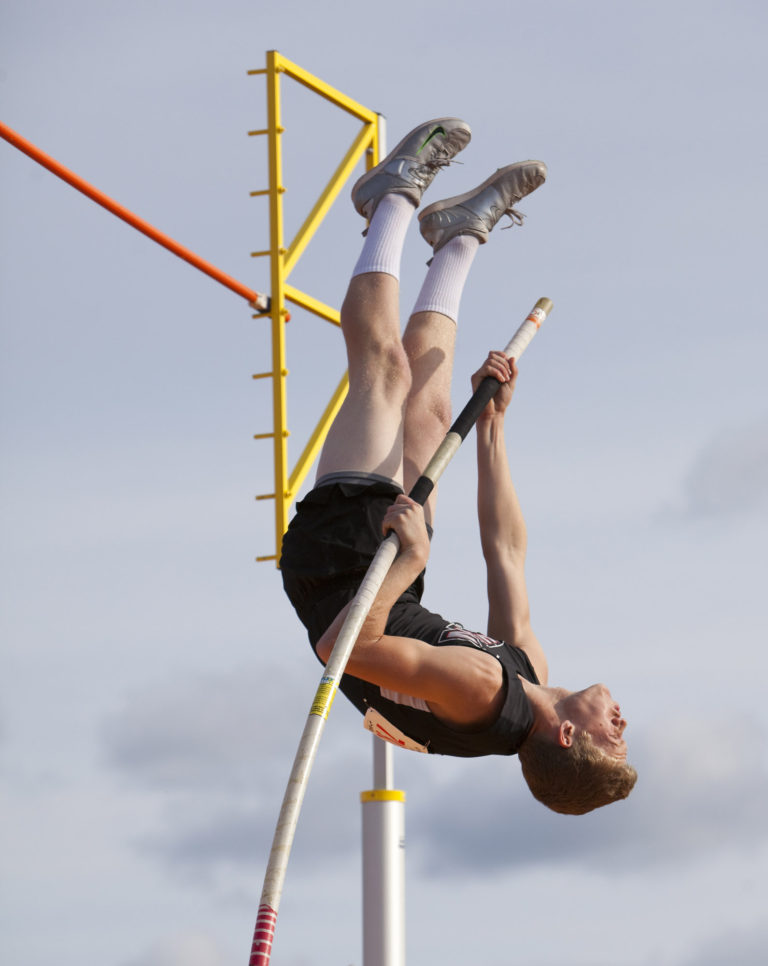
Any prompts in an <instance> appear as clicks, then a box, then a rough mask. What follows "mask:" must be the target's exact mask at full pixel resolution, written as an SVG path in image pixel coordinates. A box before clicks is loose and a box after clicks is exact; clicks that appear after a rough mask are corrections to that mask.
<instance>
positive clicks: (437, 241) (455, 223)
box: [419, 161, 547, 252]
mask: <svg viewBox="0 0 768 966" xmlns="http://www.w3.org/2000/svg"><path fill="white" fill-rule="evenodd" d="M546 177H547V166H546V165H545V164H544V162H543V161H521V162H520V163H519V164H510V165H507V167H506V168H499V170H498V171H496V172H495V174H492V175H491V176H490V178H486V180H485V181H484V182H483V183H482V184H481V185H478V186H477V188H473V190H472V191H468V192H467V193H466V194H463V195H456V197H454V198H446V199H445V201H436V202H435V203H434V204H433V205H430V206H429V207H428V208H425V209H424V211H422V212H421V214H420V215H419V230H420V231H421V234H422V235H423V237H424V238H425V239H426V240H427V242H428V243H429V244H430V245H431V246H432V249H433V251H435V252H438V251H440V249H441V248H442V247H443V245H445V244H447V243H448V242H449V241H450V240H451V239H452V238H455V237H456V235H474V237H475V238H478V239H479V240H480V244H481V245H484V244H485V243H486V241H488V232H490V231H491V229H492V228H493V227H494V226H495V225H496V223H497V222H498V221H499V219H500V218H501V216H502V215H509V217H510V218H511V219H512V224H515V225H522V223H523V217H524V216H523V214H522V213H521V212H519V211H516V210H515V209H514V208H513V207H512V206H513V205H514V204H515V203H516V202H518V201H520V199H521V198H524V197H525V196H526V195H528V194H530V193H531V192H532V191H535V190H536V189H537V188H538V187H539V185H541V184H544V181H545V179H546ZM510 227H511V226H510Z"/></svg>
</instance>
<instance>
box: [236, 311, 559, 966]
mask: <svg viewBox="0 0 768 966" xmlns="http://www.w3.org/2000/svg"><path fill="white" fill-rule="evenodd" d="M551 309H552V301H551V300H550V299H548V298H541V299H539V300H538V302H537V303H536V305H535V306H534V307H533V309H532V310H531V312H530V314H529V315H528V317H527V318H526V320H525V321H524V322H523V324H522V325H521V326H520V328H519V329H518V330H517V332H516V333H515V335H514V336H513V337H512V340H511V341H510V342H509V344H508V345H507V347H506V348H505V349H504V353H505V355H506V356H507V357H508V358H510V359H515V360H519V359H520V356H522V354H523V352H524V351H525V349H526V348H527V346H528V344H529V343H530V341H531V339H532V338H533V337H534V335H536V332H537V331H538V329H539V326H540V325H541V323H542V322H543V321H544V319H545V318H546V317H547V315H548V314H549V312H550V310H551ZM500 385H501V384H500V383H499V381H498V380H497V379H495V378H494V377H493V376H487V377H486V378H485V379H483V381H482V382H481V383H480V385H479V386H478V387H477V389H476V390H475V392H474V393H473V394H472V398H471V399H470V400H469V402H468V403H467V405H466V406H465V407H464V409H463V410H462V411H461V413H460V414H459V416H458V418H457V419H456V420H455V421H454V423H453V425H452V426H451V428H450V430H449V431H448V433H447V434H446V436H445V438H444V439H443V441H442V443H441V444H440V446H439V447H438V448H437V451H436V453H435V455H434V456H433V457H432V459H431V460H430V462H429V464H428V465H427V468H426V469H425V470H424V473H423V474H422V476H420V477H419V479H418V480H417V481H416V484H415V485H414V487H413V489H412V490H411V492H410V494H409V496H410V497H411V499H412V500H415V501H416V502H417V503H420V504H422V505H423V504H424V503H425V502H426V500H427V497H428V496H429V494H430V493H431V492H432V490H433V489H434V487H435V484H436V483H437V481H438V479H439V478H440V476H441V475H442V473H443V471H444V470H445V468H446V466H447V465H448V463H449V462H450V461H451V459H452V458H453V455H454V454H455V452H456V450H457V449H458V448H459V446H460V445H461V443H462V442H463V440H464V439H465V437H466V436H467V434H468V433H469V431H470V429H472V427H473V426H474V424H475V422H476V421H477V419H478V417H479V416H480V414H481V413H482V411H483V410H484V409H485V407H486V406H487V404H488V403H489V402H490V400H491V399H492V398H493V396H494V395H495V393H496V391H497V390H498V388H499V386H500ZM399 549H400V541H399V539H398V537H397V535H396V534H395V533H390V534H389V535H388V536H387V537H386V538H385V539H384V540H383V541H382V543H381V545H380V546H379V549H378V550H377V552H376V555H375V557H374V558H373V560H372V561H371V565H370V567H369V568H368V572H367V573H366V575H365V577H364V578H363V582H362V584H361V585H360V589H359V590H358V592H357V594H356V595H355V598H354V600H353V601H352V603H351V605H350V608H349V612H348V613H347V617H346V619H345V621H344V623H343V625H342V627H341V630H340V632H339V635H338V637H337V638H336V643H335V644H334V646H333V650H332V651H331V656H330V658H329V659H328V663H327V664H326V666H325V671H324V672H323V676H322V678H321V679H320V685H319V687H318V689H317V692H316V693H315V698H314V701H313V702H312V707H311V708H310V710H309V715H308V717H307V723H306V725H305V726H304V732H303V734H302V736H301V740H300V742H299V748H298V751H297V752H296V758H295V759H294V763H293V769H292V770H291V775H290V778H289V779H288V786H287V788H286V790H285V796H284V798H283V804H282V807H281V809H280V815H279V817H278V820H277V827H276V829H275V835H274V838H273V840H272V850H271V852H270V855H269V862H268V864H267V872H266V875H265V877H264V888H263V890H262V893H261V902H260V904H259V913H258V917H257V919H256V928H255V930H254V935H253V945H252V947H251V958H250V963H249V966H268V964H269V959H270V956H271V955H272V940H273V938H274V934H275V923H276V921H277V911H278V907H279V905H280V897H281V894H282V891H283V883H284V881H285V873H286V869H287V867H288V858H289V856H290V851H291V846H292V844H293V837H294V833H295V831H296V825H297V823H298V819H299V812H300V811H301V805H302V802H303V800H304V793H305V790H306V786H307V780H308V778H309V773H310V771H311V769H312V765H313V763H314V759H315V755H316V753H317V746H318V744H319V742H320V738H321V736H322V733H323V730H324V728H325V722H326V720H327V718H328V713H329V712H330V710H331V705H332V704H333V699H334V697H335V696H336V691H337V690H338V688H339V684H340V683H341V678H342V675H343V674H344V669H345V667H346V666H347V662H348V661H349V657H350V655H351V653H352V650H353V648H354V646H355V642H356V641H357V638H358V635H359V633H360V631H361V629H362V626H363V624H364V623H365V619H366V617H367V616H368V613H369V611H370V609H371V607H372V606H373V603H374V601H375V600H376V595H377V594H378V592H379V590H380V588H381V585H382V583H383V582H384V578H385V577H386V575H387V573H388V571H389V568H390V567H391V566H392V563H393V561H394V559H395V557H396V556H397V552H398V550H399Z"/></svg>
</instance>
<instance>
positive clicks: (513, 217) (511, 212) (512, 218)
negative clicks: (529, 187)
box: [501, 208, 525, 231]
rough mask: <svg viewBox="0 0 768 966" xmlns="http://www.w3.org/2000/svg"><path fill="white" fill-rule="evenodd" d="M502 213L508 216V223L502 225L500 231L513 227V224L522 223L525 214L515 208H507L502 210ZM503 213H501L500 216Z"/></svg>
mask: <svg viewBox="0 0 768 966" xmlns="http://www.w3.org/2000/svg"><path fill="white" fill-rule="evenodd" d="M504 215H507V216H508V218H509V224H508V225H502V226H501V230H502V231H504V230H505V229H506V228H514V227H515V225H522V223H523V222H524V221H525V215H524V214H523V213H522V211H518V210H517V208H507V209H506V210H505V211H504ZM504 215H502V218H503V217H504Z"/></svg>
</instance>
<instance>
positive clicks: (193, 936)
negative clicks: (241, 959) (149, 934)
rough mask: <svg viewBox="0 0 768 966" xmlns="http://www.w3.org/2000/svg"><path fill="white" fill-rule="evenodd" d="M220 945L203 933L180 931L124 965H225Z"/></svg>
mask: <svg viewBox="0 0 768 966" xmlns="http://www.w3.org/2000/svg"><path fill="white" fill-rule="evenodd" d="M225 963H226V959H225V957H224V954H223V953H222V951H221V949H220V948H219V946H218V945H217V944H216V943H215V942H214V941H213V940H212V939H211V938H210V937H209V936H206V935H205V934H203V933H191V932H190V933H180V934H178V935H175V936H171V937H169V938H166V939H163V940H160V941H159V942H157V943H155V944H154V945H152V946H151V947H150V948H149V949H148V950H147V951H146V952H145V953H143V954H141V955H140V956H139V957H138V958H136V959H131V960H128V961H127V962H125V963H124V964H123V966H225Z"/></svg>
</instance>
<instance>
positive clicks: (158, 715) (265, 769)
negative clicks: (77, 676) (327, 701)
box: [103, 665, 319, 791]
mask: <svg viewBox="0 0 768 966" xmlns="http://www.w3.org/2000/svg"><path fill="white" fill-rule="evenodd" d="M318 666H319V665H318ZM310 668H311V665H310ZM302 708H303V714H306V711H307V710H308V705H307V694H306V693H304V691H303V688H302V687H301V683H300V681H298V680H297V678H296V677H295V676H291V675H290V674H289V673H288V672H287V669H285V668H283V669H276V668H272V667H269V666H261V667H247V668H240V669H237V670H234V671H231V672H226V673H220V674H198V675H193V674H190V675H188V676H187V677H185V678H182V679H180V680H174V681H169V682H162V683H159V684H156V685H154V686H151V687H148V688H147V689H145V690H143V691H141V692H137V693H134V694H133V695H132V696H131V698H130V700H129V702H128V703H127V704H126V706H125V707H124V708H123V709H122V710H121V711H119V712H117V713H115V714H113V715H111V716H110V717H109V718H108V719H107V720H106V721H105V723H104V728H103V743H104V749H105V754H106V757H107V761H108V762H109V763H110V764H111V765H112V766H113V767H115V768H117V769H119V770H120V771H121V772H122V773H123V774H124V775H126V776H127V777H128V778H129V779H130V780H132V781H133V782H135V783H137V784H139V785H142V786H144V787H146V788H152V789H161V790H166V791H172V790H176V791H178V790H182V789H195V790H198V791H199V790H201V789H206V788H207V789H214V788H215V789H218V790H219V791H225V790H227V791H237V790H239V789H242V788H247V787H250V786H251V785H252V784H253V780H254V775H255V774H256V773H258V774H259V776H260V780H262V781H263V780H264V779H265V778H271V777H272V776H273V774H274V771H275V769H276V768H281V767H283V765H284V762H285V760H286V755H290V754H291V749H293V750H295V747H296V743H297V742H298V738H299V736H300V734H301V722H302V721H303V720H304V719H303V716H302V711H301V709H302ZM280 722H283V723H284V726H282V727H281V726H280V724H279V723H280Z"/></svg>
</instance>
